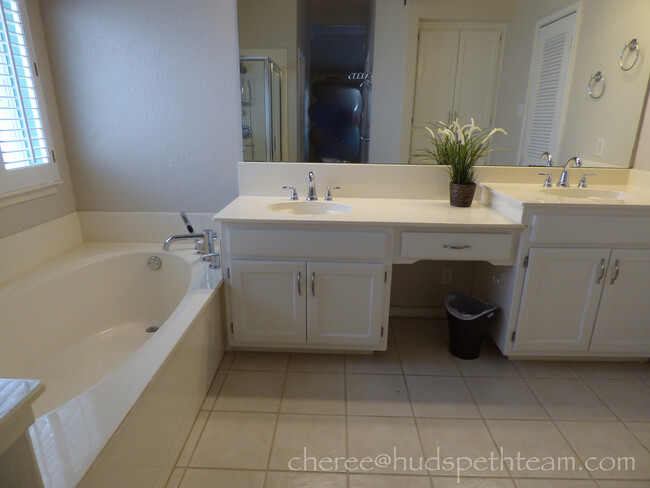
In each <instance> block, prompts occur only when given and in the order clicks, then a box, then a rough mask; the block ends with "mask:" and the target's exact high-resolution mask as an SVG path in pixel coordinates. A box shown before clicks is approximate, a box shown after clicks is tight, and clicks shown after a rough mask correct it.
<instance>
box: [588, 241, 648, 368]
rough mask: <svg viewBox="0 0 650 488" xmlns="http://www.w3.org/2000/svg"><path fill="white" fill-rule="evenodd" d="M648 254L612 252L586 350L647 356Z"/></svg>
mask: <svg viewBox="0 0 650 488" xmlns="http://www.w3.org/2000/svg"><path fill="white" fill-rule="evenodd" d="M649 299H650V250H638V249H625V250H623V249H615V250H614V251H612V257H611V258H610V260H609V269H608V270H607V279H606V281H605V287H604V289H603V295H602V298H601V300H600V306H599V308H598V317H597V318H596V325H595V327H594V333H593V337H592V339H591V346H590V347H589V350H590V351H592V352H608V353H609V352H625V353H635V352H638V353H640V355H641V356H647V355H648V354H650V303H649Z"/></svg>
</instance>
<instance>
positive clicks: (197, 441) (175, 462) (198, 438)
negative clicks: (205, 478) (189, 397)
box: [167, 369, 228, 485]
mask: <svg viewBox="0 0 650 488" xmlns="http://www.w3.org/2000/svg"><path fill="white" fill-rule="evenodd" d="M219 371H221V370H219V369H217V371H216V373H215V374H214V378H212V383H210V388H208V391H207V393H206V394H205V397H207V396H208V395H209V393H210V390H211V389H212V385H213V384H214V382H215V381H216V380H217V376H219ZM227 378H228V371H226V378H224V381H223V383H221V386H220V387H219V391H218V392H217V397H218V396H219V393H220V392H221V389H222V388H223V385H224V383H225V382H226V379H227ZM205 397H204V398H203V401H202V402H201V406H203V404H204V403H205ZM215 402H216V398H215ZM212 407H214V405H213V406H212ZM212 411H213V409H212V408H211V409H209V410H202V409H201V408H199V411H198V412H197V413H196V416H195V417H194V422H192V428H191V429H190V431H189V432H188V434H187V437H186V438H185V442H184V443H183V447H182V448H181V450H180V452H179V453H178V456H176V460H175V461H174V469H175V468H183V469H184V471H183V476H182V477H181V481H182V478H184V477H185V472H187V469H188V468H189V463H190V462H191V460H192V457H193V456H194V451H196V446H197V445H198V444H199V440H200V439H201V436H202V435H203V431H204V430H205V426H206V425H207V423H208V419H209V418H210V413H211V412H212ZM201 412H208V417H207V418H206V419H205V422H204V423H203V427H201V432H199V435H198V437H197V438H196V444H195V445H194V447H193V448H192V452H191V453H190V455H189V458H188V460H187V462H188V466H179V465H178V461H179V459H180V457H181V456H182V454H183V452H184V451H185V448H186V447H187V442H188V441H189V439H190V435H191V434H192V430H193V429H194V426H195V425H196V421H197V420H198V418H199V415H201ZM172 472H173V469H172ZM170 476H171V475H170ZM167 481H169V479H168V480H167ZM179 485H180V483H179Z"/></svg>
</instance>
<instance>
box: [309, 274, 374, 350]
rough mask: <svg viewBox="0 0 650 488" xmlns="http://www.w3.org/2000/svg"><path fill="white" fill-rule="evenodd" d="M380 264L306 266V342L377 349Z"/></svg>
mask: <svg viewBox="0 0 650 488" xmlns="http://www.w3.org/2000/svg"><path fill="white" fill-rule="evenodd" d="M384 272H385V266H384V265H382V264H337V263H308V264H307V275H308V279H309V291H308V300H307V342H308V343H309V344H322V345H337V344H345V345H350V346H352V345H355V344H356V345H364V346H365V345H369V344H376V345H379V343H380V340H381V322H382V313H383V293H384Z"/></svg>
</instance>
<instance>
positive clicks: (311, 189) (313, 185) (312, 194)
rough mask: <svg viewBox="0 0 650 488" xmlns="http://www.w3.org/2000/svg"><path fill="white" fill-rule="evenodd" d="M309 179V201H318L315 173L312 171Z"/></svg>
mask: <svg viewBox="0 0 650 488" xmlns="http://www.w3.org/2000/svg"><path fill="white" fill-rule="evenodd" d="M307 178H308V179H309V191H308V192H307V201H310V202H311V201H312V200H318V196H316V182H315V181H314V172H313V171H310V172H309V174H308V175H307Z"/></svg>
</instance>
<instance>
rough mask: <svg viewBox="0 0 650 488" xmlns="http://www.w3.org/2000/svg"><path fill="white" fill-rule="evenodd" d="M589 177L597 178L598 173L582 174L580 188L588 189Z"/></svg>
mask: <svg viewBox="0 0 650 488" xmlns="http://www.w3.org/2000/svg"><path fill="white" fill-rule="evenodd" d="M587 176H596V173H582V178H580V183H578V188H587Z"/></svg>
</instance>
